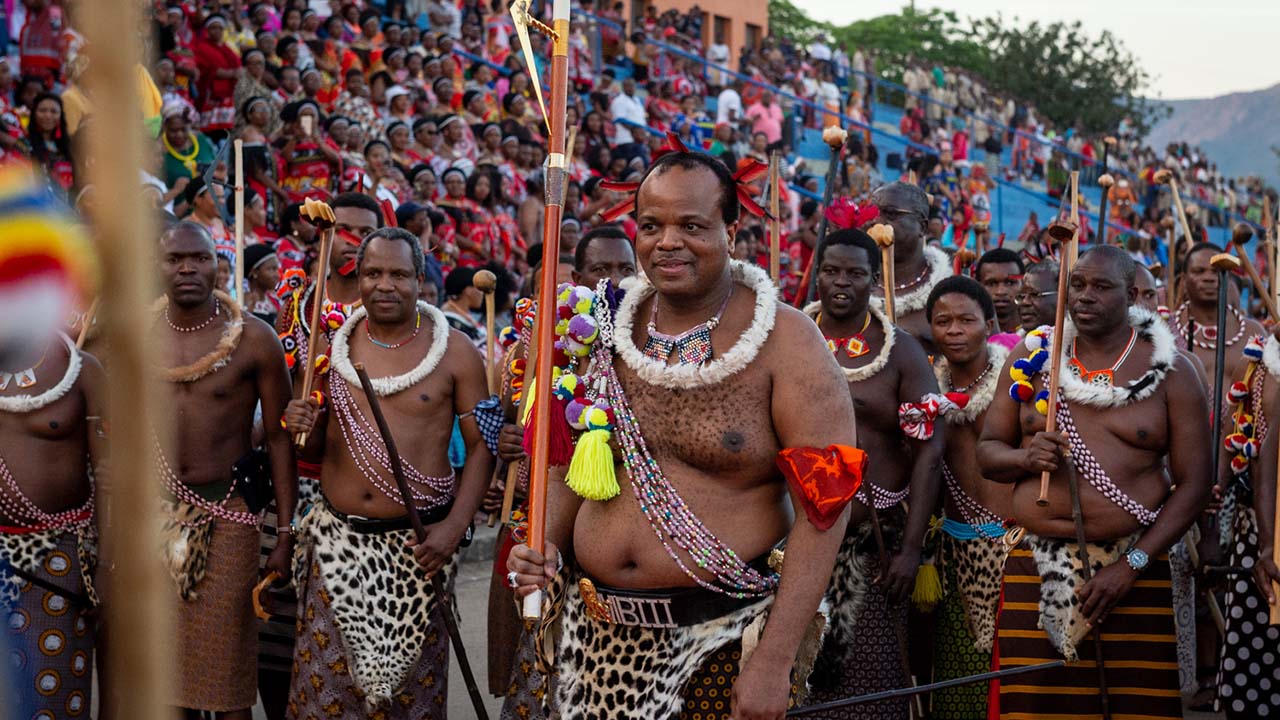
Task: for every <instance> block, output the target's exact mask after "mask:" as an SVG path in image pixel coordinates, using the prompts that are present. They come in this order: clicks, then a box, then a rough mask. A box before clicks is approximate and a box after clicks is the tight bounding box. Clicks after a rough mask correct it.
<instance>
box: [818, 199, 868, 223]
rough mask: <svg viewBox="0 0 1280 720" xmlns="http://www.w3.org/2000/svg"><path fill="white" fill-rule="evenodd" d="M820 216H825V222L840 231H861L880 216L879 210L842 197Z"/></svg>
mask: <svg viewBox="0 0 1280 720" xmlns="http://www.w3.org/2000/svg"><path fill="white" fill-rule="evenodd" d="M822 214H823V215H826V216H827V222H829V223H831V224H832V225H835V226H836V227H837V228H839V229H841V230H848V229H850V228H856V229H862V228H863V227H866V225H867V224H868V223H870V222H871V221H872V220H875V219H876V217H877V216H879V215H880V208H878V207H876V206H875V205H871V204H867V205H858V203H856V202H854V200H853V198H850V197H842V198H838V199H837V200H836V201H835V202H833V203H831V204H830V205H828V206H827V207H826V209H825V210H823V211H822Z"/></svg>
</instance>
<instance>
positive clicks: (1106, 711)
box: [1063, 453, 1111, 720]
mask: <svg viewBox="0 0 1280 720" xmlns="http://www.w3.org/2000/svg"><path fill="white" fill-rule="evenodd" d="M1063 469H1064V470H1065V471H1066V473H1067V485H1068V487H1069V488H1070V489H1071V522H1072V523H1073V524H1074V525H1075V526H1076V554H1077V557H1078V558H1079V559H1080V575H1081V577H1082V578H1084V582H1085V584H1086V585H1087V584H1089V581H1091V580H1093V566H1092V565H1090V564H1089V546H1088V545H1087V544H1085V533H1084V511H1083V510H1082V509H1081V508H1080V477H1079V476H1078V475H1076V466H1075V463H1073V462H1072V461H1071V455H1070V453H1068V454H1067V456H1066V457H1065V458H1063ZM1092 635H1093V661H1094V664H1095V665H1097V666H1098V700H1099V701H1100V702H1101V703H1102V717H1103V720H1111V699H1110V698H1109V697H1108V696H1107V666H1106V661H1105V659H1104V657H1103V653H1102V629H1101V628H1100V627H1098V626H1096V625H1095V626H1094V627H1093V630H1092Z"/></svg>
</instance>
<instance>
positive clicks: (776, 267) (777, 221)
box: [769, 151, 782, 285]
mask: <svg viewBox="0 0 1280 720" xmlns="http://www.w3.org/2000/svg"><path fill="white" fill-rule="evenodd" d="M781 189H782V175H781V171H780V169H779V163H778V153H777V151H774V152H772V153H769V277H771V278H773V284H774V285H778V284H779V277H780V276H781V274H782V216H781V215H780V214H779V212H780V205H779V198H778V195H779V194H780V191H781Z"/></svg>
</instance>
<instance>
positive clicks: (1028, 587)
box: [997, 541, 1182, 720]
mask: <svg viewBox="0 0 1280 720" xmlns="http://www.w3.org/2000/svg"><path fill="white" fill-rule="evenodd" d="M1068 545H1069V547H1071V548H1073V549H1074V547H1075V544H1074V543H1068ZM1120 562H1124V561H1123V560H1121V561H1120ZM1077 580H1078V578H1077ZM1040 588H1041V574H1040V572H1039V570H1038V569H1037V566H1036V561H1035V558H1034V557H1033V556H1032V551H1031V548H1030V546H1029V544H1028V542H1027V541H1024V542H1023V544H1022V545H1020V546H1018V547H1017V548H1015V549H1014V550H1013V552H1012V553H1011V554H1010V556H1009V560H1008V563H1007V564H1006V565H1005V578H1004V606H1003V608H1002V609H1001V611H1000V620H999V623H1000V628H999V631H998V634H997V638H998V642H999V657H1000V667H1001V669H1008V668H1013V667H1019V666H1026V665H1035V664H1038V663H1043V662H1049V661H1051V660H1058V659H1061V658H1062V656H1061V655H1060V654H1059V653H1058V651H1057V650H1055V649H1054V647H1053V645H1052V644H1051V643H1050V641H1049V639H1048V636H1047V634H1046V633H1045V631H1044V630H1043V629H1041V628H1040V592H1041V589H1040ZM1102 649H1103V653H1102V655H1103V660H1104V663H1105V666H1106V678H1107V685H1108V688H1109V692H1108V697H1109V699H1110V703H1111V716H1112V718H1114V719H1115V720H1121V719H1122V718H1124V719H1126V720H1157V719H1158V718H1181V717H1182V701H1181V697H1180V693H1179V689H1178V654H1177V639H1176V635H1175V633H1174V618H1173V598H1172V591H1171V585H1170V575H1169V559H1168V556H1167V555H1161V556H1160V557H1159V558H1154V559H1152V561H1151V564H1150V565H1149V566H1148V567H1147V569H1146V570H1145V571H1144V572H1143V573H1142V575H1141V576H1140V577H1139V579H1138V580H1137V582H1136V583H1134V586H1133V588H1132V589H1131V590H1130V591H1129V594H1128V595H1127V596H1125V597H1124V598H1123V599H1122V600H1121V601H1120V603H1119V604H1118V605H1116V607H1115V609H1113V610H1112V611H1111V614H1110V615H1109V616H1108V617H1107V620H1106V621H1105V622H1104V623H1103V625H1102ZM1078 652H1079V658H1080V659H1079V660H1078V661H1077V662H1074V663H1069V664H1068V665H1066V666H1065V667H1060V668H1054V669H1051V670H1043V671H1039V672H1035V673H1029V674H1026V675H1019V676H1015V677H1012V678H1008V679H1007V680H1005V681H1004V682H1002V683H1001V685H1000V717H1001V718H1002V719H1003V720H1067V719H1068V718H1070V719H1071V720H1090V719H1097V718H1101V717H1102V705H1101V700H1100V698H1099V691H1098V670H1097V665H1096V663H1095V661H1094V658H1095V654H1094V647H1093V636H1092V635H1089V636H1086V638H1085V639H1084V640H1082V641H1081V642H1080V643H1079V645H1078Z"/></svg>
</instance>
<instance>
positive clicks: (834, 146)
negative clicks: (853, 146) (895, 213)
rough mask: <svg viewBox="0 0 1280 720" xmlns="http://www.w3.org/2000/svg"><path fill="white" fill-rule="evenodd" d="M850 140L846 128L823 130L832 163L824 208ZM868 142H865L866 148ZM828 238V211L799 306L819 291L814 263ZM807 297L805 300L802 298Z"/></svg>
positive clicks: (820, 223) (828, 203) (821, 223)
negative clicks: (842, 153)
mask: <svg viewBox="0 0 1280 720" xmlns="http://www.w3.org/2000/svg"><path fill="white" fill-rule="evenodd" d="M848 140H849V133H848V131H846V130H845V129H844V128H839V127H835V126H834V125H833V126H831V127H829V128H826V129H824V130H823V131H822V142H824V143H826V144H827V147H829V148H831V164H830V165H828V166H827V186H826V187H825V188H823V189H822V208H823V210H824V211H825V210H826V208H829V207H831V198H832V197H833V196H834V195H835V191H836V185H837V184H838V183H839V181H840V153H841V151H842V150H844V144H845V142H847V141H848ZM865 148H866V144H865V143H864V144H863V149H864V150H865ZM826 239H827V213H826V212H823V213H822V217H820V218H818V238H817V240H816V241H815V242H814V243H813V254H811V255H810V256H809V266H808V267H806V268H805V269H804V277H803V278H801V279H800V291H799V292H797V293H796V305H797V307H799V306H801V305H803V304H804V303H805V302H813V300H814V297H815V296H816V295H817V293H818V278H817V276H816V274H815V273H814V272H813V266H814V263H816V262H817V261H818V248H819V247H821V246H822V242H823V241H824V240H826ZM801 298H805V300H801Z"/></svg>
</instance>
